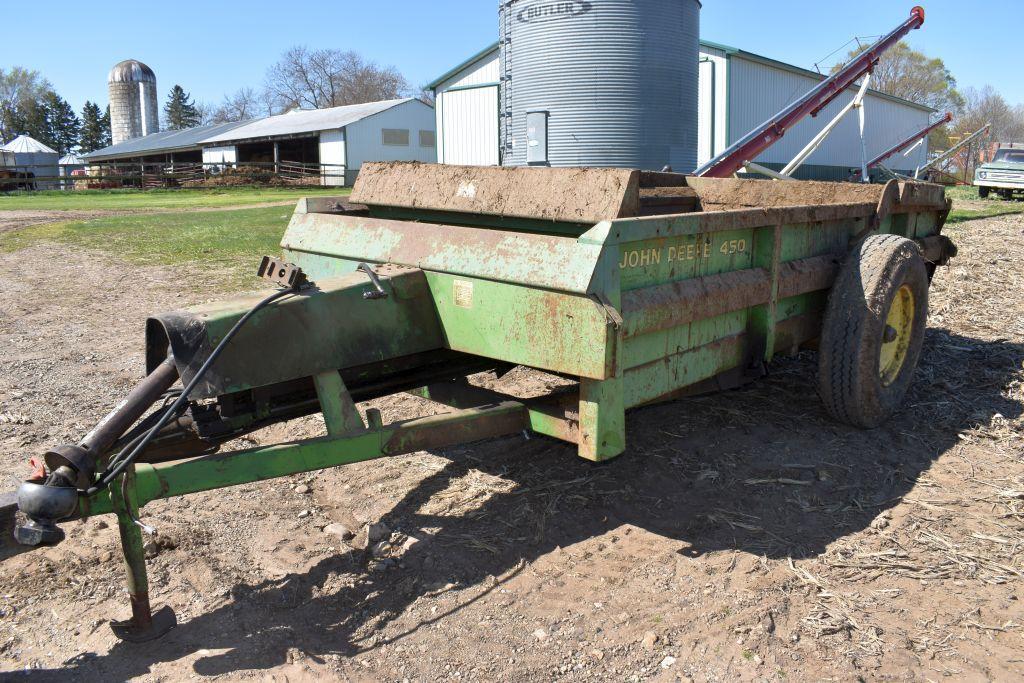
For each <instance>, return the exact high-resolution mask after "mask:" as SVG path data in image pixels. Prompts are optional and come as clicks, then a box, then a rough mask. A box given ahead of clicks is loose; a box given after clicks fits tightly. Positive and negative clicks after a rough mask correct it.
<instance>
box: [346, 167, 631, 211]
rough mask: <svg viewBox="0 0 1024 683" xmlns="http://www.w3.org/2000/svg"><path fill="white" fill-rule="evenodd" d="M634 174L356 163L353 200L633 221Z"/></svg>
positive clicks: (423, 208)
mask: <svg viewBox="0 0 1024 683" xmlns="http://www.w3.org/2000/svg"><path fill="white" fill-rule="evenodd" d="M639 178H640V174H639V172H638V171H633V170H628V169H611V168H500V167H488V166H448V165H434V164H418V163H414V162H373V163H367V164H363V168H362V170H361V171H360V172H359V178H358V179H357V180H356V184H355V187H354V188H353V190H352V201H353V202H355V203H357V204H366V205H367V206H370V207H374V206H385V207H398V208H405V209H418V210H421V211H444V212H456V213H470V214H482V215H487V216H507V217H513V218H530V219H538V220H550V221H560V222H569V223H591V224H592V223H597V222H600V221H603V220H608V219H611V218H620V217H623V216H636V215H638V213H639V208H640V189H639V188H640V185H639Z"/></svg>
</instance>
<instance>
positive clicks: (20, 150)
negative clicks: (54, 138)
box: [0, 135, 59, 154]
mask: <svg viewBox="0 0 1024 683" xmlns="http://www.w3.org/2000/svg"><path fill="white" fill-rule="evenodd" d="M0 149H2V150H3V151H5V152H14V153H15V154H40V153H42V154H59V152H57V150H55V149H51V148H49V147H47V146H46V145H44V144H43V143H41V142H39V141H38V140H36V139H35V138H30V137H29V136H27V135H19V136H18V137H16V138H14V139H13V140H11V141H10V142H8V143H7V144H6V145H4V146H3V147H0Z"/></svg>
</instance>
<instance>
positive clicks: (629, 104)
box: [499, 0, 701, 172]
mask: <svg viewBox="0 0 1024 683" xmlns="http://www.w3.org/2000/svg"><path fill="white" fill-rule="evenodd" d="M700 8H701V5H700V2H699V1H698V0H588V1H584V0H500V5H499V34H500V41H499V45H500V52H501V71H502V77H501V91H502V93H501V105H500V109H501V112H500V122H501V143H500V147H501V151H502V163H503V164H504V165H506V166H524V165H546V166H615V167H627V168H641V169H650V170H661V169H662V168H663V167H664V166H666V165H668V166H672V167H673V169H674V170H677V171H683V172H689V171H692V170H693V169H694V168H696V167H697V91H698V76H699V74H698V59H699V57H698V52H699V43H700Z"/></svg>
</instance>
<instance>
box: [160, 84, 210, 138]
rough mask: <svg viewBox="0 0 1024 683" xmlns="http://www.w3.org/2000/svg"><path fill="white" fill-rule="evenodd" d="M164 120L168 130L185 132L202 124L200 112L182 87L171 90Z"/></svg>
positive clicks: (165, 107)
mask: <svg viewBox="0 0 1024 683" xmlns="http://www.w3.org/2000/svg"><path fill="white" fill-rule="evenodd" d="M164 118H165V122H166V128H167V130H184V129H186V128H195V127H196V126H198V125H199V124H200V122H201V117H200V113H199V111H198V110H197V109H196V105H195V104H194V103H193V102H192V98H191V97H190V96H189V94H188V93H187V92H185V89H184V88H182V87H181V86H180V85H175V86H174V87H173V88H171V92H170V93H168V94H167V104H165V105H164Z"/></svg>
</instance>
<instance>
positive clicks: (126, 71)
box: [107, 59, 156, 84]
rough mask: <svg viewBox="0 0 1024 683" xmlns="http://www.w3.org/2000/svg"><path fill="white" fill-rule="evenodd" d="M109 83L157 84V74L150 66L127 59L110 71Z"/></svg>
mask: <svg viewBox="0 0 1024 683" xmlns="http://www.w3.org/2000/svg"><path fill="white" fill-rule="evenodd" d="M107 83H153V84H156V74H155V73H153V70H152V69H150V68H149V67H148V66H146V65H145V64H143V63H142V62H140V61H139V60H137V59H126V60H124V61H123V62H118V63H117V64H115V65H114V68H113V69H111V70H110V75H109V76H108V77H107Z"/></svg>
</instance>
